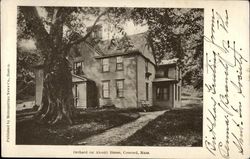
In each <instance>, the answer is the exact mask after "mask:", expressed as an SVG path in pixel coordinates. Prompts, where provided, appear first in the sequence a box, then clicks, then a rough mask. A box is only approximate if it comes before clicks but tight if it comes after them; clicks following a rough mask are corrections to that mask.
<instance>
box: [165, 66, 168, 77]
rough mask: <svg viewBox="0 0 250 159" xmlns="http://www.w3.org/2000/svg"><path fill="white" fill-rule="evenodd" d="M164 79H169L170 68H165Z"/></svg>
mask: <svg viewBox="0 0 250 159" xmlns="http://www.w3.org/2000/svg"><path fill="white" fill-rule="evenodd" d="M164 77H167V78H168V68H165V70H164Z"/></svg>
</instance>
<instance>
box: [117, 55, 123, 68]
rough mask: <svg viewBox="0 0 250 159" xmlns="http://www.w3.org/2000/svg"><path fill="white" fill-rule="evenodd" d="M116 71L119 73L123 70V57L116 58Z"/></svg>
mask: <svg viewBox="0 0 250 159" xmlns="http://www.w3.org/2000/svg"><path fill="white" fill-rule="evenodd" d="M116 70H118V71H120V70H123V57H122V56H118V57H116Z"/></svg>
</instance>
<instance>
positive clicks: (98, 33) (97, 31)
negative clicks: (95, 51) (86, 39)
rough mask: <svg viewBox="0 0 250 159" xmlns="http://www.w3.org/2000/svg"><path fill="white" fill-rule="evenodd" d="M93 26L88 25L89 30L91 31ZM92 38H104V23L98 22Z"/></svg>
mask: <svg viewBox="0 0 250 159" xmlns="http://www.w3.org/2000/svg"><path fill="white" fill-rule="evenodd" d="M91 28H92V26H91V27H88V28H87V32H89V31H90V29H91ZM91 39H94V40H101V39H102V25H100V24H98V25H96V26H94V30H93V32H92V33H91Z"/></svg>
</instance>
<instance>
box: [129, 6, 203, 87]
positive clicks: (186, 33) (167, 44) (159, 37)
mask: <svg viewBox="0 0 250 159" xmlns="http://www.w3.org/2000/svg"><path fill="white" fill-rule="evenodd" d="M131 18H132V19H133V20H134V21H135V23H136V24H141V25H148V34H147V35H148V36H147V42H148V45H149V46H150V47H151V48H152V51H153V54H154V57H155V60H156V63H160V62H161V60H162V59H172V58H178V59H179V65H181V66H182V70H183V79H184V81H185V82H186V83H187V84H194V85H195V87H196V88H201V87H202V85H203V84H202V70H203V69H202V68H203V10H202V9H178V8H134V10H133V11H132V14H131ZM183 66H185V67H183Z"/></svg>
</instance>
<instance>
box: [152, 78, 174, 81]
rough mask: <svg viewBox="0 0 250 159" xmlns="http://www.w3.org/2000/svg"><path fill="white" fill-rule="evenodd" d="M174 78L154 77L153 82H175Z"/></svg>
mask: <svg viewBox="0 0 250 159" xmlns="http://www.w3.org/2000/svg"><path fill="white" fill-rule="evenodd" d="M176 81H177V80H176V79H171V78H155V79H154V80H153V82H176Z"/></svg>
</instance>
